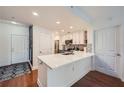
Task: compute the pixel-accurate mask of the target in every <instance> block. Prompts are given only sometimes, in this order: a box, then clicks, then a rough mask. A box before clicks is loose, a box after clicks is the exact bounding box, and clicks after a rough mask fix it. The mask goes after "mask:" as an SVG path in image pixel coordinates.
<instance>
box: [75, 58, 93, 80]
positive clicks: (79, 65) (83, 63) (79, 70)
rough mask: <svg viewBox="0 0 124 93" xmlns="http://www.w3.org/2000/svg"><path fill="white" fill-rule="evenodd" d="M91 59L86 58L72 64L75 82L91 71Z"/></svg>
mask: <svg viewBox="0 0 124 93" xmlns="http://www.w3.org/2000/svg"><path fill="white" fill-rule="evenodd" d="M91 58H92V57H88V58H85V59H82V60H79V61H78V62H75V63H74V73H75V74H74V77H75V80H78V79H80V78H82V77H83V76H85V75H86V74H87V73H88V72H89V71H90V70H91Z"/></svg>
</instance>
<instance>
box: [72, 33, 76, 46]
mask: <svg viewBox="0 0 124 93" xmlns="http://www.w3.org/2000/svg"><path fill="white" fill-rule="evenodd" d="M72 39H73V44H76V34H75V33H73V34H72Z"/></svg>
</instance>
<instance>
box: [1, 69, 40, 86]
mask: <svg viewBox="0 0 124 93" xmlns="http://www.w3.org/2000/svg"><path fill="white" fill-rule="evenodd" d="M37 74H38V71H37V70H33V71H32V72H31V73H30V74H26V75H22V76H19V77H16V78H14V79H11V80H6V81H3V82H0V87H38V85H37Z"/></svg>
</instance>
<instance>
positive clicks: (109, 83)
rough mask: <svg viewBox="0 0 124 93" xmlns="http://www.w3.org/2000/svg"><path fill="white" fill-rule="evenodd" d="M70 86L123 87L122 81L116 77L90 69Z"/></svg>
mask: <svg viewBox="0 0 124 93" xmlns="http://www.w3.org/2000/svg"><path fill="white" fill-rule="evenodd" d="M72 87H124V82H122V81H121V80H120V79H118V78H115V77H111V76H108V75H106V74H103V73H100V72H97V71H91V72H89V73H88V74H87V75H86V76H84V77H83V78H82V79H80V80H79V81H78V82H76V83H75V84H74V85H72Z"/></svg>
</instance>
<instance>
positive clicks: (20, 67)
mask: <svg viewBox="0 0 124 93" xmlns="http://www.w3.org/2000/svg"><path fill="white" fill-rule="evenodd" d="M28 73H31V68H30V65H29V63H28V62H25V63H19V64H13V65H10V66H4V67H0V82H2V81H5V80H9V79H13V78H15V77H18V76H21V75H24V74H28Z"/></svg>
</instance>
